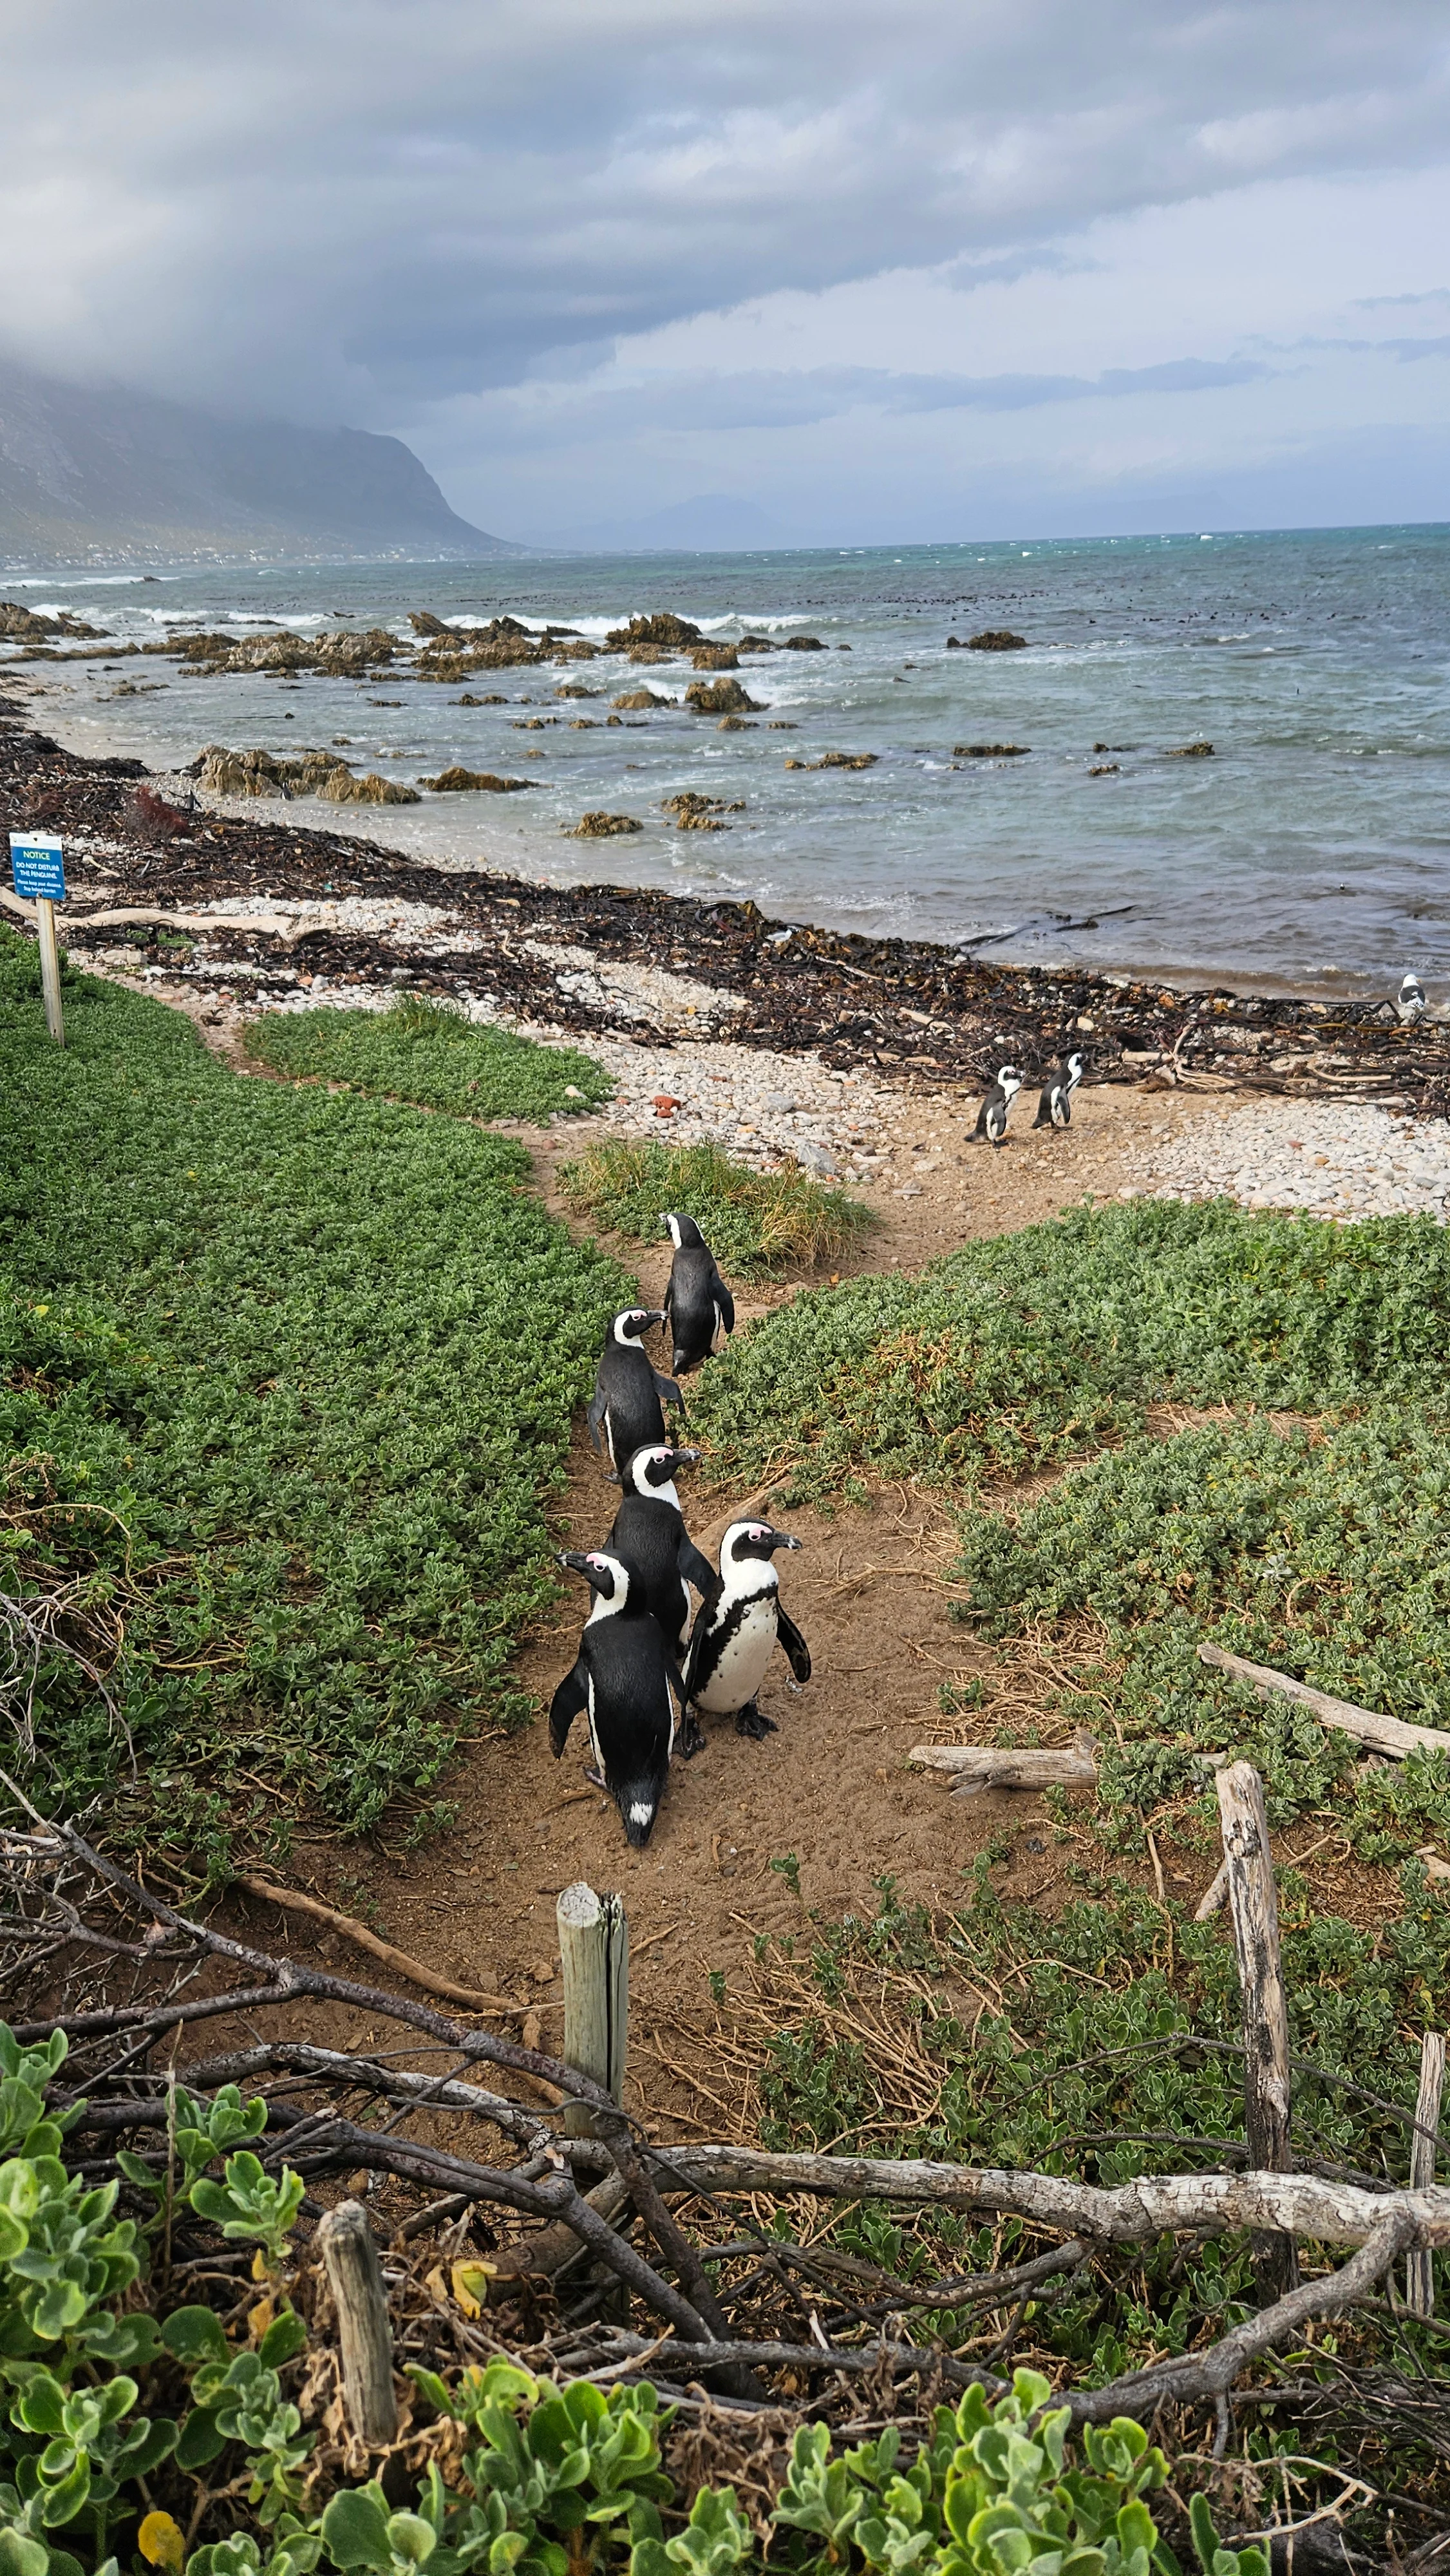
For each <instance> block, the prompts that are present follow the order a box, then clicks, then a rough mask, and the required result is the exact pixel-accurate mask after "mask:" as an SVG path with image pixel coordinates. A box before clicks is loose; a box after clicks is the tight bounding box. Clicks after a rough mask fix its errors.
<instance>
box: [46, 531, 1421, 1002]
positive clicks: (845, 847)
mask: <svg viewBox="0 0 1450 2576" xmlns="http://www.w3.org/2000/svg"><path fill="white" fill-rule="evenodd" d="M5 588H6V591H7V593H8V595H9V596H11V597H15V598H18V599H21V600H23V601H24V602H25V604H26V605H27V606H30V607H32V608H45V607H53V608H59V607H66V608H69V609H71V610H73V611H75V612H76V613H78V614H81V615H84V616H85V617H87V618H88V619H89V620H90V621H91V622H92V623H93V624H97V625H100V626H103V627H104V628H105V629H106V630H107V632H108V633H109V632H114V634H115V637H116V640H117V642H118V643H123V642H133V641H138V640H139V641H148V640H154V639H155V638H157V637H158V636H160V635H161V634H163V633H165V632H166V631H168V630H169V629H171V628H174V627H178V626H196V625H205V626H207V627H214V628H224V627H226V628H230V629H231V630H232V631H234V632H236V633H238V634H241V633H245V632H248V631H251V630H253V629H255V628H257V627H260V626H264V625H267V624H277V625H284V626H287V627H291V628H293V629H295V630H296V631H298V632H300V633H304V634H305V633H313V632H321V631H332V630H334V629H335V628H336V626H337V624H338V622H339V620H341V621H343V622H344V623H346V624H348V625H352V626H359V627H362V626H372V625H386V626H389V627H392V628H394V629H396V630H397V632H398V633H399V634H401V635H409V636H410V635H411V630H410V629H409V627H408V624H407V618H408V612H409V611H410V610H412V609H430V610H432V611H433V612H434V613H435V614H436V615H438V616H440V617H442V618H444V619H446V620H458V621H461V622H465V623H467V622H482V621H483V620H484V619H486V618H488V617H491V616H494V615H496V614H497V613H499V612H500V611H505V610H506V611H508V612H509V613H510V614H511V615H513V616H515V617H517V618H520V619H522V620H524V621H525V622H528V623H536V624H539V625H542V624H544V623H546V622H547V623H552V624H555V625H565V626H570V627H573V628H575V629H577V630H578V631H579V632H580V633H581V634H583V635H585V636H587V637H589V638H591V639H592V640H598V639H600V638H602V637H603V635H604V633H605V631H606V629H607V628H609V627H612V626H617V625H619V624H621V623H622V622H623V621H624V620H625V619H626V618H627V617H628V616H630V615H631V614H634V613H637V612H643V611H648V610H651V609H660V608H673V609H675V610H677V611H678V612H679V613H680V615H682V616H684V617H688V618H691V619H693V620H694V621H695V623H696V624H698V625H699V626H700V627H701V629H702V630H703V631H704V633H705V634H706V636H707V637H710V638H719V639H720V640H728V639H729V638H730V637H732V636H734V635H738V634H740V633H741V632H743V631H744V630H745V629H746V628H747V627H748V628H750V629H752V630H753V631H754V632H756V633H758V634H764V635H767V636H771V637H774V638H784V636H785V635H787V634H789V633H797V632H804V633H808V634H812V635H815V636H817V637H819V639H820V641H821V643H822V644H823V645H824V646H825V647H827V649H826V650H825V651H823V652H820V653H808V652H786V651H783V650H781V651H776V652H773V653H772V654H770V655H768V656H765V655H762V656H760V657H758V658H750V659H747V660H745V661H743V662H742V664H741V667H740V671H739V675H738V676H739V677H740V679H741V680H742V682H743V683H744V685H745V686H746V688H747V689H748V690H749V692H750V694H751V696H752V697H753V698H758V699H760V700H763V701H765V702H766V707H765V710H764V711H763V712H762V713H761V714H760V715H759V716H758V717H756V718H753V719H752V720H751V728H750V729H749V730H747V731H743V732H737V733H728V734H727V733H721V732H720V731H719V730H718V729H717V727H716V725H715V723H714V721H713V720H712V719H710V718H707V717H701V716H698V715H696V714H694V713H693V712H692V711H690V710H688V709H685V708H684V707H682V706H677V707H670V708H665V709H660V710H655V711H651V712H650V713H648V714H647V715H646V716H644V717H642V718H635V717H632V718H630V720H629V727H628V729H623V728H621V729H610V728H606V726H605V725H604V722H603V719H604V716H605V715H606V714H607V713H608V711H609V701H610V699H611V698H612V697H614V696H616V695H617V694H619V693H620V692H621V691H622V690H624V689H628V688H634V687H639V686H641V685H643V686H647V687H649V688H651V689H653V690H655V691H657V692H658V693H659V694H660V695H662V696H667V697H669V698H671V699H676V700H677V699H680V698H681V697H682V696H683V692H684V688H685V686H686V684H687V683H688V682H689V681H690V680H692V679H693V678H694V676H695V674H694V673H693V671H692V670H691V669H690V666H689V664H688V662H687V661H684V660H677V661H673V662H664V663H660V664H656V665H654V666H651V667H647V668H643V669H640V668H636V667H632V666H630V665H629V664H628V663H627V662H625V661H624V660H623V659H622V658H619V659H607V660H600V661H596V662H592V663H584V664H576V665H572V666H570V667H568V668H561V669H558V670H555V669H553V668H544V669H519V670H512V671H503V672H483V673H477V674H475V675H473V676H472V677H471V679H469V680H468V681H465V682H464V683H463V684H462V686H461V687H459V686H454V687H447V686H441V687H440V686H437V685H430V684H426V683H417V682H415V681H413V679H412V678H411V677H407V676H404V675H403V674H402V673H400V674H398V675H397V676H395V677H394V676H390V677H388V678H387V679H385V680H383V681H375V682H371V683H369V684H367V685H366V686H361V687H360V686H359V685H358V684H357V683H355V682H353V681H350V680H333V679H323V678H318V677H315V676H311V675H306V676H304V677H303V678H302V680H301V683H300V686H298V685H295V684H294V685H292V686H288V685H286V684H285V683H284V682H282V681H280V680H278V679H276V678H274V677H266V676H262V675H250V674H249V675H247V676H245V677H222V678H216V679H203V678H199V677H185V678H182V677H178V676H174V675H173V674H174V671H175V666H174V665H172V664H170V663H168V662H165V661H159V660H147V661H144V662H138V661H136V660H129V661H124V662H121V663H119V664H117V665H115V666H114V667H113V668H112V669H111V670H110V671H109V672H108V671H106V670H105V669H104V668H102V667H100V666H97V668H96V669H95V670H94V672H92V671H91V670H90V669H89V668H86V667H83V666H82V665H80V664H78V663H71V664H68V665H66V666H65V667H64V668H59V667H56V666H53V665H46V664H43V663H41V664H36V663H29V664H26V665H24V666H23V667H24V670H25V673H26V675H27V676H29V677H30V678H32V679H39V680H41V681H43V682H44V683H45V684H46V687H45V694H44V696H43V697H41V698H39V699H37V700H36V701H35V702H34V703H35V708H36V713H35V721H36V722H37V723H39V724H41V725H42V726H43V727H44V728H45V729H47V730H48V731H50V732H51V733H53V734H54V735H55V737H56V738H57V739H58V740H59V741H61V742H62V743H64V744H65V745H66V746H67V747H68V748H69V749H72V750H75V751H109V752H123V753H129V754H136V755H139V756H140V757H141V758H142V759H143V760H145V761H146V762H147V763H148V764H149V765H150V766H152V767H155V768H176V767H180V766H181V765H183V764H184V763H185V762H187V761H189V760H191V759H192V758H193V757H194V756H195V754H196V753H197V752H198V751H199V750H200V749H201V748H202V746H203V745H204V744H208V743H226V744H229V745H232V746H234V747H239V748H240V747H247V746H251V745H260V746H262V747H263V748H265V749H268V750H274V751H282V752H286V753H288V754H294V753H296V752H298V751H300V750H302V749H305V748H308V747H310V746H313V745H319V746H325V745H329V744H331V743H333V742H334V741H337V740H338V739H339V738H345V740H344V742H343V746H342V748H341V754H340V756H341V757H343V758H345V759H346V760H347V761H348V762H349V763H351V765H352V766H353V767H354V768H357V769H363V770H369V769H371V770H377V771H379V772H381V773H382V774H383V775H385V776H388V777H393V778H397V779H399V780H403V781H407V782H408V783H413V782H414V781H416V780H417V779H418V778H419V777H420V776H422V775H425V774H431V773H433V772H435V771H437V770H439V769H441V768H444V767H446V766H448V765H449V764H451V763H455V762H456V763H461V764H462V765H463V766H465V767H467V768H471V769H483V770H493V771H502V772H505V773H510V774H512V775H515V776H519V775H524V776H527V777H528V778H529V779H530V781H531V783H532V786H533V789H534V792H533V793H531V794H530V795H529V796H528V797H527V798H525V797H522V796H513V797H508V798H500V797H491V796H487V795H477V794H474V795H463V796H441V797H429V798H428V799H427V800H426V801H425V803H424V804H422V805H421V806H412V807H402V808H398V807H380V808H362V809H359V808H346V807H344V808H342V809H339V808H337V807H336V806H331V805H327V806H317V807H315V808H304V807H302V806H301V805H299V809H298V810H299V814H301V813H304V812H306V813H308V814H315V817H316V819H318V820H325V821H326V823H327V824H328V826H329V828H331V829H334V830H335V829H337V828H338V827H339V826H340V825H341V826H343V827H344V828H350V829H356V830H358V831H364V832H367V833H369V834H371V835H373V836H375V837H377V838H379V839H387V840H389V841H393V842H397V843H399V844H401V845H402V846H403V847H405V848H409V849H415V850H418V851H425V850H426V851H427V853H428V854H429V856H430V857H432V858H435V859H439V860H442V861H443V862H444V863H445V864H447V863H453V864H457V865H469V866H476V865H479V864H484V865H487V866H490V867H497V868H507V869H510V870H512V871H515V872H517V873H520V874H523V875H527V876H533V877H537V878H541V879H544V880H546V881H548V882H551V883H564V882H569V881H578V880H580V879H588V880H594V881H599V880H607V881H611V882H621V881H623V882H629V883H632V884H651V885H662V886H668V887H672V888H674V889H676V890H678V891H681V892H689V893H692V894H696V895H702V896H705V897H707V898H710V897H716V896H726V897H732V898H736V899H738V898H741V897H744V896H747V895H748V896H753V897H754V899H755V900H756V902H758V903H759V904H760V905H761V906H762V907H763V908H764V909H765V910H767V911H769V912H771V913H772V914H774V915H776V916H778V917H779V918H781V919H784V920H791V919H797V920H811V921H819V922H824V923H829V924H831V925H834V926H836V927H838V928H844V929H847V930H858V931H862V932H864V933H866V934H868V935H869V936H871V937H873V938H881V937H891V936H902V937H910V938H925V939H934V940H941V941H946V942H950V943H952V944H953V945H955V946H958V947H961V948H964V949H969V950H970V951H971V952H972V953H973V954H980V955H982V956H984V957H986V956H995V957H999V958H1001V959H1003V960H1004V961H1009V962H1010V961H1020V962H1031V963H1037V964H1046V963H1056V962H1060V961H1061V962H1067V961H1071V962H1076V963H1079V964H1081V965H1084V966H1090V967H1093V968H1096V969H1105V970H1108V971H1117V970H1121V971H1123V972H1137V971H1142V970H1147V971H1149V972H1151V973H1153V974H1156V975H1159V976H1161V977H1163V979H1164V980H1165V981H1169V982H1173V981H1180V982H1191V983H1199V982H1203V981H1205V980H1222V981H1225V982H1228V983H1232V984H1237V985H1240V986H1252V987H1257V988H1262V989H1267V990H1276V991H1284V990H1289V991H1301V992H1306V993H1307V992H1327V991H1341V992H1349V993H1363V992H1366V991H1376V990H1380V989H1383V990H1390V989H1392V988H1393V987H1394V986H1395V985H1396V984H1398V981H1399V978H1400V975H1401V973H1402V972H1403V971H1404V969H1405V968H1406V967H1407V966H1413V967H1415V968H1416V969H1417V970H1418V971H1419V973H1420V974H1421V975H1422V976H1423V977H1424V979H1425V982H1426V985H1427V988H1428V989H1429V991H1430V993H1431V996H1432V999H1434V1000H1435V1001H1436V1002H1438V1003H1442V1004H1443V1003H1444V1002H1446V1001H1447V1000H1450V528H1445V527H1428V528H1426V527H1420V528H1409V527H1407V528H1394V527H1384V528H1358V529H1335V530H1311V531H1296V532H1290V533H1286V534H1269V535H1264V534H1250V535H1242V536H1235V535H1224V534H1215V535H1213V536H1211V537H1210V536H1199V535H1197V534H1191V535H1178V536H1169V537H1161V538H1144V537H1130V538H1120V539H1117V540H1111V539H1109V540H1102V539H1095V540H1092V541H1091V542H1089V541H1082V542H1073V541H1054V542H1043V543H1032V542H1029V541H1025V540H1024V541H1023V542H1022V543H1021V544H1014V545H1001V544H997V545H953V546H930V547H923V546H917V547H901V548H899V549H891V548H881V547H875V548H869V549H868V548H862V549H853V550H850V551H844V550H843V551H841V552H838V553H820V552H815V553H771V554H761V555H738V554H735V555H718V556H711V555H696V554H691V555H679V556H668V555H649V556H634V557H620V558H610V557H603V556H585V557H567V558H566V557H543V556H540V557H533V558H528V559H519V560H511V561H506V562H501V563H499V564H496V565H495V564H483V565H475V564H468V565H458V564H437V563H401V562H388V563H384V564H370V565H358V564H351V565H343V566H330V567H329V566H321V567H319V566H316V565H309V566H305V567H287V566H280V567H279V566H275V565H254V566H245V567H241V568H236V567H234V568H232V569H197V568H195V567H178V568H177V569H176V570H175V571H173V572H170V573H164V574H163V576H162V577H161V578H160V579H159V580H154V579H153V580H151V581H144V580H143V579H142V577H141V576H140V575H139V574H138V575H117V574H109V575H94V576H83V575H77V574H74V573H72V574H68V575H65V576H60V575H55V574H46V573H44V572H35V573H31V574H22V575H15V574H12V575H10V576H9V577H8V578H7V580H6V583H5ZM994 628H997V629H999V628H1007V629H1010V630H1011V631H1013V632H1014V633H1016V634H1019V635H1021V636H1023V637H1025V639H1026V646H1025V649H1024V650H1021V651H1011V652H972V651H953V650H949V649H948V647H947V638H948V636H949V635H955V636H957V637H958V638H960V639H962V641H963V642H965V640H966V639H967V638H968V637H969V636H971V635H972V634H974V633H977V632H978V631H980V630H983V629H994ZM843 647H845V648H849V649H848V650H842V649H841V648H843ZM4 658H8V657H3V656H0V668H3V659H4ZM560 683H569V684H572V685H582V686H584V687H587V688H589V689H591V690H595V691H597V692H598V693H599V694H598V698H597V700H588V701H576V702H561V701H557V700H556V699H555V695H554V692H555V689H556V686H558V685H559V684H560ZM128 689H137V690H139V691H140V692H142V693H141V694H136V695H130V694H126V692H127V691H128ZM465 691H467V692H469V693H471V694H474V695H482V694H484V693H485V692H488V691H497V692H498V693H499V694H500V695H501V696H502V697H503V698H504V700H505V701H506V703H504V704H503V705H500V706H489V707H471V708H465V707H462V706H460V705H459V704H458V703H457V702H458V700H459V698H460V697H461V696H462V695H463V694H464V693H465ZM541 716H542V717H545V718H548V717H555V718H557V719H558V721H557V723H555V724H552V725H549V726H548V727H547V729H546V730H541V731H529V732H526V731H523V730H521V729H519V728H522V727H524V726H527V725H528V724H529V723H530V720H531V719H532V718H534V717H541ZM575 718H592V719H593V723H592V725H589V726H587V727H586V728H582V729H571V719H575ZM772 724H774V725H777V726H790V727H793V728H794V731H773V730H771V729H770V728H771V726H772ZM1198 742H1210V743H1211V744H1212V746H1213V752H1212V757H1207V756H1194V757H1189V758H1182V757H1178V756H1175V755H1178V754H1181V753H1182V752H1183V751H1184V750H1185V749H1186V748H1187V747H1188V746H1189V745H1191V744H1194V743H1198ZM995 744H1003V745H1005V744H1013V745H1022V746H1025V748H1024V749H1023V750H1021V751H1020V752H1014V753H1013V754H1012V755H1010V756H1008V755H1006V754H1003V753H988V754H986V755H985V756H984V755H980V754H978V755H973V754H971V753H970V751H969V750H968V749H966V748H963V749H962V750H959V749H958V747H959V746H962V747H970V746H973V745H995ZM539 751H541V752H542V754H543V757H542V758H534V759H529V757H528V755H529V753H530V752H539ZM827 751H838V752H847V753H857V752H872V753H874V754H875V755H876V760H875V765H874V766H872V767H870V768H867V769H861V770H845V769H838V768H827V769H824V770H814V769H811V768H809V767H807V766H802V767H800V768H795V769H788V768H787V766H786V763H787V760H788V759H790V760H795V761H797V762H800V763H802V764H809V763H812V762H815V761H818V760H819V759H820V758H821V756H822V754H823V753H825V752H827ZM682 789H695V790H698V791H701V792H703V793H705V794H708V795H710V796H714V797H719V798H722V799H724V800H725V801H726V802H727V803H729V804H734V803H736V801H737V800H739V801H740V802H741V803H742V805H743V810H742V811H740V812H736V813H732V814H729V815H728V816H727V817H726V818H725V819H726V820H727V821H728V824H729V829H728V830H727V831H721V832H715V833H709V834H702V833H695V832H689V833H685V832H680V831H677V830H675V829H674V828H673V827H672V818H671V817H670V816H669V814H668V813H666V812H665V811H664V810H663V806H662V800H663V799H665V798H667V797H670V796H673V795H676V794H678V793H679V792H680V791H681V790H682ZM595 808H603V809H605V810H608V811H610V812H615V813H622V814H630V815H633V816H635V817H636V818H637V819H638V820H639V821H640V822H642V823H643V824H644V826H645V828H644V830H643V831H642V832H641V833H638V834H635V835H631V836H630V837H628V838H620V839H616V840H613V841H608V842H603V843H601V842H590V841H575V840H567V839H565V838H563V837H562V836H563V834H564V833H565V832H566V831H567V830H568V828H569V827H570V826H571V825H572V824H574V823H575V822H577V821H578V819H579V817H580V815H581V814H582V813H583V812H585V811H586V810H589V809H595Z"/></svg>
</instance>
